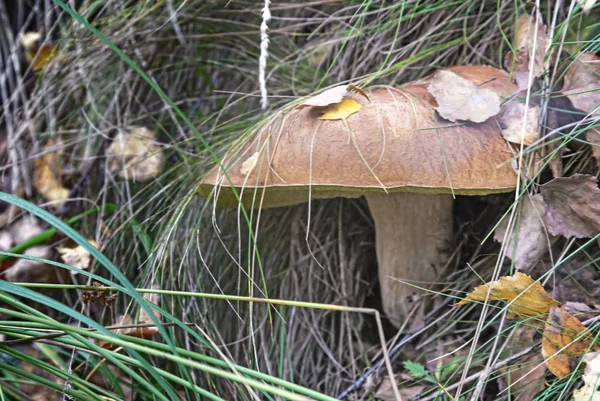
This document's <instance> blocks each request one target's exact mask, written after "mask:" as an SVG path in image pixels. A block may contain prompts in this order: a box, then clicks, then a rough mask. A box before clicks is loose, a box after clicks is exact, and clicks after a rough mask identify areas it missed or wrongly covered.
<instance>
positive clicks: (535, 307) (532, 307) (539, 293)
mask: <svg viewBox="0 0 600 401" xmlns="http://www.w3.org/2000/svg"><path fill="white" fill-rule="evenodd" d="M490 288H491V291H490V296H489V300H490V301H504V302H512V303H511V305H510V306H509V307H508V312H509V313H510V314H511V315H515V316H511V318H518V317H520V316H526V317H527V316H538V315H542V314H546V313H548V311H549V310H550V308H552V307H553V306H557V305H560V302H558V301H557V300H555V299H553V298H552V297H551V296H550V295H548V293H547V292H546V290H544V287H542V285H541V284H540V283H539V281H533V279H532V278H531V277H530V276H528V275H527V274H523V273H520V272H517V273H515V274H514V275H513V276H505V277H500V279H499V280H497V281H493V282H491V283H487V284H484V285H480V286H479V287H477V288H475V290H473V292H471V293H469V294H467V296H466V298H465V299H463V300H462V301H460V302H459V303H458V304H456V306H462V305H466V304H467V303H469V302H472V301H480V302H483V301H485V299H486V296H487V293H488V289H490Z"/></svg>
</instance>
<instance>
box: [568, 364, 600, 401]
mask: <svg viewBox="0 0 600 401" xmlns="http://www.w3.org/2000/svg"><path fill="white" fill-rule="evenodd" d="M583 361H584V362H585V363H586V364H587V365H586V367H585V372H584V373H583V376H582V377H581V379H582V380H583V382H584V383H585V385H584V386H583V387H581V388H580V389H578V390H575V391H574V392H573V401H600V391H598V390H597V388H598V385H599V384H600V352H590V353H589V354H585V356H584V357H583Z"/></svg>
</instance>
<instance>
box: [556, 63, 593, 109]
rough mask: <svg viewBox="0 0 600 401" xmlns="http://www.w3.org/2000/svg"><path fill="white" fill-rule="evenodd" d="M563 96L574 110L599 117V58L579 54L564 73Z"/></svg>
mask: <svg viewBox="0 0 600 401" xmlns="http://www.w3.org/2000/svg"><path fill="white" fill-rule="evenodd" d="M562 92H563V94H565V95H566V96H567V98H568V99H569V100H570V101H571V103H572V104H573V106H575V108H577V109H579V110H581V111H583V112H585V113H592V114H593V115H600V108H599V106H600V57H598V56H597V55H596V54H594V53H581V54H580V55H578V57H577V59H576V60H575V61H574V62H573V64H571V66H570V67H569V69H568V70H567V72H566V73H565V80H564V85H563V88H562Z"/></svg>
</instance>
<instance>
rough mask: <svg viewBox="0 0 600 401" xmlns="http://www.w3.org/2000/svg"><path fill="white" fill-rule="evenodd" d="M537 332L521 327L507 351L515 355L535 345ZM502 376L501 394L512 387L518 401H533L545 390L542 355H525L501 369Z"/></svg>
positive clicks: (544, 370)
mask: <svg viewBox="0 0 600 401" xmlns="http://www.w3.org/2000/svg"><path fill="white" fill-rule="evenodd" d="M536 334H537V330H536V329H535V328H534V327H527V326H521V327H519V328H518V329H517V330H516V332H515V335H514V336H512V337H511V342H510V344H508V346H507V349H510V352H511V353H512V354H513V355H514V354H517V353H519V352H522V351H523V350H525V349H526V348H530V347H532V346H533V345H534V338H535V336H536ZM500 372H501V373H502V376H500V377H499V378H498V379H499V383H498V384H499V385H500V390H501V392H504V391H505V390H506V389H507V388H508V387H509V386H510V393H511V394H512V395H514V396H515V400H518V401H531V400H532V399H534V398H535V395H536V394H537V393H539V392H540V391H542V390H544V388H545V381H544V376H545V373H546V365H545V364H544V358H543V357H542V355H541V354H539V353H536V354H533V355H529V354H528V355H524V356H522V357H520V358H519V359H517V360H516V361H514V362H512V363H511V364H510V365H508V366H505V367H503V368H501V369H500Z"/></svg>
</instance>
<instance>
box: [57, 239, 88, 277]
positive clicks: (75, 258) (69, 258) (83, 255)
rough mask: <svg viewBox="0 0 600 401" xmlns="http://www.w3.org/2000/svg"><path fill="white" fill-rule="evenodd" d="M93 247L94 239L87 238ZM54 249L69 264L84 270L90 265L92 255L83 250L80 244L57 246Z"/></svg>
mask: <svg viewBox="0 0 600 401" xmlns="http://www.w3.org/2000/svg"><path fill="white" fill-rule="evenodd" d="M89 243H90V244H92V246H93V247H95V248H97V245H96V241H94V240H89ZM56 251H57V252H58V253H59V254H60V258H61V259H62V260H63V261H64V262H65V263H66V264H67V265H69V266H73V267H76V268H78V269H82V270H85V269H87V268H88V267H90V262H91V260H92V255H90V253H89V252H88V251H87V250H85V249H84V248H83V247H82V246H81V245H78V246H77V247H75V248H63V247H57V248H56Z"/></svg>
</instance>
